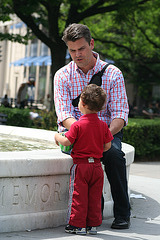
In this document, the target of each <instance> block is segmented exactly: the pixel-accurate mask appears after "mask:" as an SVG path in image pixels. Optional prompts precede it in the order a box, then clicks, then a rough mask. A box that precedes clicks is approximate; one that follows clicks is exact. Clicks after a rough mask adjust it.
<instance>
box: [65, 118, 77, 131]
mask: <svg viewBox="0 0 160 240" xmlns="http://www.w3.org/2000/svg"><path fill="white" fill-rule="evenodd" d="M76 121H77V120H76V119H75V118H67V119H65V120H64V121H63V122H62V124H63V126H64V127H65V128H66V129H68V130H69V129H70V127H71V125H72V124H73V123H74V122H76Z"/></svg>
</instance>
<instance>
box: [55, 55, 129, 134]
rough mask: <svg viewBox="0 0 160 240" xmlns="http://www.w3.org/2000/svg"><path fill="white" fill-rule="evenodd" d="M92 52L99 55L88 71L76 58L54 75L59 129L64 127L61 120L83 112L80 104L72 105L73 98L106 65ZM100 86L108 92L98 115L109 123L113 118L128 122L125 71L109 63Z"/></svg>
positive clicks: (77, 115) (76, 116) (77, 117)
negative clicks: (86, 71)
mask: <svg viewBox="0 0 160 240" xmlns="http://www.w3.org/2000/svg"><path fill="white" fill-rule="evenodd" d="M93 54H94V55H95V57H96V58H97V61H96V65H95V66H94V68H93V69H91V70H89V71H88V73H87V74H84V73H83V72H82V70H81V69H79V68H78V66H77V65H76V64H75V63H74V62H73V61H71V62H70V63H69V64H68V65H66V66H64V67H62V68H61V69H59V70H58V71H57V72H56V74H55V77H54V103H55V108H56V113H57V118H58V130H59V131H60V132H61V131H63V130H64V127H63V125H62V121H64V120H65V119H67V118H70V117H74V118H75V119H77V120H78V119H79V118H80V116H81V115H82V114H81V112H80V111H79V109H78V107H75V108H74V107H73V105H72V100H73V99H75V98H76V97H77V96H78V95H80V93H81V92H82V89H83V88H84V87H85V86H86V85H88V83H89V81H90V80H91V77H92V76H93V75H94V74H95V73H97V72H98V71H100V70H101V69H102V68H103V67H104V66H105V64H106V62H104V61H102V60H100V59H99V55H98V54H97V53H95V52H93ZM101 87H102V88H103V89H104V90H105V91H106V94H107V101H106V104H105V106H104V109H103V110H102V111H100V112H99V113H98V117H99V118H100V119H101V120H103V121H105V122H106V123H107V124H108V126H109V125H110V123H111V121H112V120H113V119H114V118H122V119H124V120H125V123H126V124H127V123H128V112H129V108H128V100H127V96H126V90H125V84H124V78H123V75H122V72H121V71H120V70H119V69H118V68H117V67H115V66H114V65H109V66H108V68H107V69H106V70H105V72H104V74H103V76H102V85H101Z"/></svg>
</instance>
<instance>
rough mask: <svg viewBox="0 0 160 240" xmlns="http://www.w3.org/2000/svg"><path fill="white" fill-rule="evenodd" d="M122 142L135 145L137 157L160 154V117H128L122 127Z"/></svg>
mask: <svg viewBox="0 0 160 240" xmlns="http://www.w3.org/2000/svg"><path fill="white" fill-rule="evenodd" d="M123 142H126V143H128V144H131V145H132V146H134V147H135V154H136V156H137V157H145V156H146V157H155V156H156V155H158V154H160V119H159V118H155V119H137V118H135V119H134V118H132V119H129V123H128V125H127V126H126V127H125V128H124V134H123Z"/></svg>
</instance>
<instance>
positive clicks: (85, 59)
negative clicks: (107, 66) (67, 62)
mask: <svg viewBox="0 0 160 240" xmlns="http://www.w3.org/2000/svg"><path fill="white" fill-rule="evenodd" d="M67 46H68V50H69V53H70V55H71V58H72V60H73V61H74V62H75V63H76V64H77V65H78V67H79V68H81V69H82V71H83V70H84V72H85V70H89V69H90V68H92V67H93V66H94V57H93V53H92V49H93V48H94V40H93V39H91V42H90V45H89V44H88V42H87V41H86V40H85V38H80V39H78V40H76V41H75V42H72V41H68V42H67Z"/></svg>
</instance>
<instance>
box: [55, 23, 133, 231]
mask: <svg viewBox="0 0 160 240" xmlns="http://www.w3.org/2000/svg"><path fill="white" fill-rule="evenodd" d="M62 40H63V41H64V42H65V43H66V45H67V47H68V51H69V53H70V55H71V58H72V61H71V62H70V63H68V64H67V65H66V66H64V67H62V68H61V69H59V70H58V71H57V72H56V74H55V76H54V103H55V109H56V114H57V120H58V121H57V123H58V131H59V132H62V131H65V130H66V129H67V130H69V129H70V128H71V126H72V124H73V123H74V122H76V121H77V120H78V119H79V118H80V117H81V116H82V114H81V112H80V111H79V109H78V107H76V106H75V107H74V106H73V105H72V101H73V99H75V98H76V97H77V96H78V95H79V94H80V93H81V92H82V90H83V88H84V87H85V86H87V85H88V83H89V82H90V80H91V78H92V76H93V75H94V74H96V73H98V72H99V71H100V70H102V68H103V67H104V66H105V65H106V62H104V61H102V60H101V59H100V57H99V54H98V53H96V52H94V51H93V48H94V39H93V38H92V36H91V33H90V30H89V28H88V27H87V26H86V25H83V24H76V23H73V24H71V25H69V26H68V27H67V28H66V29H65V31H64V33H63V38H62ZM101 87H102V88H103V89H104V90H105V92H106V94H107V97H106V104H105V108H104V109H103V110H102V111H100V112H98V117H99V119H100V120H103V121H105V122H106V123H107V125H108V126H109V129H110V131H111V133H112V135H113V137H114V139H113V140H112V146H111V148H110V149H109V150H108V151H105V152H104V153H103V158H102V163H103V164H104V168H105V172H106V174H107V178H108V180H109V183H110V186H111V193H112V198H113V201H114V208H113V211H114V221H113V223H112V225H111V228H114V229H127V228H129V226H130V202H129V197H128V184H127V177H126V161H125V158H124V153H123V152H122V150H121V141H122V136H123V132H122V130H123V127H124V126H125V125H127V123H128V112H129V107H128V99H127V96H126V90H125V84H124V78H123V75H122V72H121V71H120V70H119V69H118V68H117V67H116V66H114V65H112V64H110V65H109V66H108V67H107V69H106V70H105V72H104V73H103V76H102V85H101ZM102 208H103V201H102Z"/></svg>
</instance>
